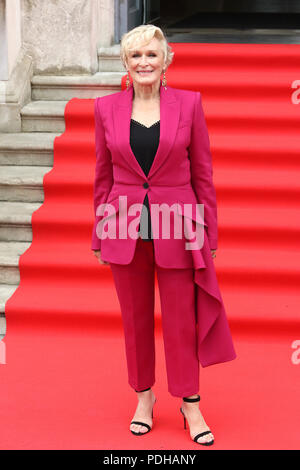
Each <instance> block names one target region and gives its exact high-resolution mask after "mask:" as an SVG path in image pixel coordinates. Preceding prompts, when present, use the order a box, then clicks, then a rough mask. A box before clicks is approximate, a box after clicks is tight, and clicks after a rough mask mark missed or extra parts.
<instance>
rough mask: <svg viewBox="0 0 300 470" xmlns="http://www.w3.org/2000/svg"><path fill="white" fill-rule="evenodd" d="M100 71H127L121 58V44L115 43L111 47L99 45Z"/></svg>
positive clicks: (123, 72)
mask: <svg viewBox="0 0 300 470" xmlns="http://www.w3.org/2000/svg"><path fill="white" fill-rule="evenodd" d="M98 63H99V72H121V73H122V75H124V74H125V73H126V69H125V68H124V66H123V64H122V61H121V58H120V44H114V45H113V46H109V47H103V46H101V47H98Z"/></svg>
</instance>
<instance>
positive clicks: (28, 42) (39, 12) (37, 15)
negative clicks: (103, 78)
mask: <svg viewBox="0 0 300 470" xmlns="http://www.w3.org/2000/svg"><path fill="white" fill-rule="evenodd" d="M21 4H22V7H21V12H22V19H21V23H22V40H23V45H24V47H25V49H26V51H27V52H28V54H29V55H30V56H31V57H32V58H33V64H34V74H49V75H53V74H55V75H68V74H70V75H72V74H91V73H95V72H96V71H97V68H98V58H97V44H99V41H100V44H101V45H105V46H106V45H111V44H113V42H112V38H113V12H114V8H113V6H114V1H113V0H71V1H70V0H47V1H45V0H21Z"/></svg>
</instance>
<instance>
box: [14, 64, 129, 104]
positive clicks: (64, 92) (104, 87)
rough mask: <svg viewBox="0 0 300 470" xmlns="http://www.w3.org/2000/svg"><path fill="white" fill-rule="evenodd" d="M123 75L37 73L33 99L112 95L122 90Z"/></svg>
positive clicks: (60, 99)
mask: <svg viewBox="0 0 300 470" xmlns="http://www.w3.org/2000/svg"><path fill="white" fill-rule="evenodd" d="M123 75H124V72H97V73H95V74H94V75H67V76H66V75H65V76H55V75H35V76H33V77H32V79H31V96H32V100H34V101H37V100H41V101H45V102H50V101H54V102H58V101H62V102H64V101H69V100H70V99H72V98H83V99H92V98H96V97H97V96H104V95H110V94H111V93H115V92H118V91H120V90H121V79H122V77H123ZM30 104H31V103H30ZM23 109H24V108H23ZM22 111H23V110H22Z"/></svg>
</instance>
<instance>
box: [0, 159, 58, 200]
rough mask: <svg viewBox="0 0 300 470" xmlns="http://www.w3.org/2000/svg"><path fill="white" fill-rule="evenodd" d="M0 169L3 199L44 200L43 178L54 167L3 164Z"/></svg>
mask: <svg viewBox="0 0 300 470" xmlns="http://www.w3.org/2000/svg"><path fill="white" fill-rule="evenodd" d="M0 169H1V172H0V200H1V201H24V202H43V201H44V189H43V178H44V175H45V174H46V173H48V172H49V171H50V170H52V167H48V166H26V165H23V166H13V165H2V166H1V167H0Z"/></svg>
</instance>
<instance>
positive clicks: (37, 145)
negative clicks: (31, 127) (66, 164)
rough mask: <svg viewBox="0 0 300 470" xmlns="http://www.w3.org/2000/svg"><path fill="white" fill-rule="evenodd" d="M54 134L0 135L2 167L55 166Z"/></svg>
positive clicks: (55, 134)
mask: <svg viewBox="0 0 300 470" xmlns="http://www.w3.org/2000/svg"><path fill="white" fill-rule="evenodd" d="M59 135H61V134H60V133H54V132H38V133H37V132H18V133H3V134H0V165H33V166H34V165H36V166H52V165H53V142H54V139H55V137H58V136H59Z"/></svg>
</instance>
